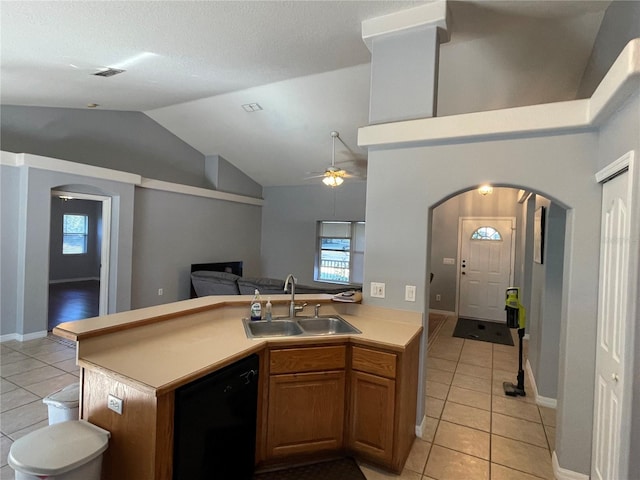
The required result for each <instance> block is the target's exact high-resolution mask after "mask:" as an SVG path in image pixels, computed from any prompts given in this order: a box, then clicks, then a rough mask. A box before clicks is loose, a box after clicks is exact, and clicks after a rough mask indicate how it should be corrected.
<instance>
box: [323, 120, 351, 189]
mask: <svg viewBox="0 0 640 480" xmlns="http://www.w3.org/2000/svg"><path fill="white" fill-rule="evenodd" d="M339 136H340V134H339V133H338V132H336V131H332V132H331V141H332V147H333V148H332V150H331V166H330V167H329V168H328V169H327V171H326V172H324V177H323V178H322V183H324V184H325V185H326V186H328V187H331V188H334V187H339V186H340V185H342V183H343V182H344V178H343V177H344V174H345V172H344V170H340V169H338V168H336V138H338V137H339Z"/></svg>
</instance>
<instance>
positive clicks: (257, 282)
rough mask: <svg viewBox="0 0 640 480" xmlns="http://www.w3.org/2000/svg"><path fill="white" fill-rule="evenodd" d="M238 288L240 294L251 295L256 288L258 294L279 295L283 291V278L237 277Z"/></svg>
mask: <svg viewBox="0 0 640 480" xmlns="http://www.w3.org/2000/svg"><path fill="white" fill-rule="evenodd" d="M237 283H238V290H240V295H253V293H254V292H255V290H256V288H257V289H258V290H259V291H260V295H261V296H262V297H264V296H265V295H269V294H271V295H280V294H283V293H284V280H279V279H277V278H245V277H242V278H238V282H237Z"/></svg>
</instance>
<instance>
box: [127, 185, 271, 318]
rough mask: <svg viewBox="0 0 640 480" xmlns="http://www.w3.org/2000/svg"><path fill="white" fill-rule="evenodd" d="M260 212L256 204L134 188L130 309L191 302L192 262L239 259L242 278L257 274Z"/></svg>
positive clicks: (258, 265)
mask: <svg viewBox="0 0 640 480" xmlns="http://www.w3.org/2000/svg"><path fill="white" fill-rule="evenodd" d="M261 214H262V212H261V207H258V206H253V205H245V204H239V203H232V202H226V201H221V200H215V199H210V198H204V197H193V196H190V195H183V194H179V193H171V192H163V191H158V190H150V189H145V188H136V192H135V215H134V230H133V232H134V235H133V239H134V241H133V282H132V295H131V304H132V307H133V308H141V307H147V306H150V305H157V304H161V303H168V302H175V301H177V300H184V299H186V298H189V287H190V276H189V275H190V270H189V267H190V265H191V264H192V263H207V262H225V261H236V260H242V261H243V262H244V274H245V275H246V276H259V274H260V226H261ZM159 288H162V289H164V295H163V296H159V295H158V289H159Z"/></svg>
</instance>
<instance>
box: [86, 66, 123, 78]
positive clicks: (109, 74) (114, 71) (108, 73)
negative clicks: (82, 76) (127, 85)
mask: <svg viewBox="0 0 640 480" xmlns="http://www.w3.org/2000/svg"><path fill="white" fill-rule="evenodd" d="M125 71H126V70H120V69H119V68H107V69H106V70H102V71H100V72H98V73H94V74H93V75H95V76H96V77H113V76H114V75H118V74H119V73H123V72H125Z"/></svg>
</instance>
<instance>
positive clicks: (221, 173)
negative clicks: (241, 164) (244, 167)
mask: <svg viewBox="0 0 640 480" xmlns="http://www.w3.org/2000/svg"><path fill="white" fill-rule="evenodd" d="M204 162H205V167H204V170H205V176H206V181H207V183H208V185H209V186H211V187H212V188H214V189H216V190H219V191H221V192H228V193H237V194H238V195H246V196H248V197H256V198H260V197H262V185H260V184H259V183H257V182H254V181H253V180H252V179H251V178H249V177H248V176H247V175H245V174H244V173H243V172H242V171H241V170H239V169H238V168H236V167H235V166H234V165H231V164H230V163H229V162H228V161H226V160H225V159H224V158H222V157H221V156H219V155H209V156H207V157H205V159H204Z"/></svg>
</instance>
